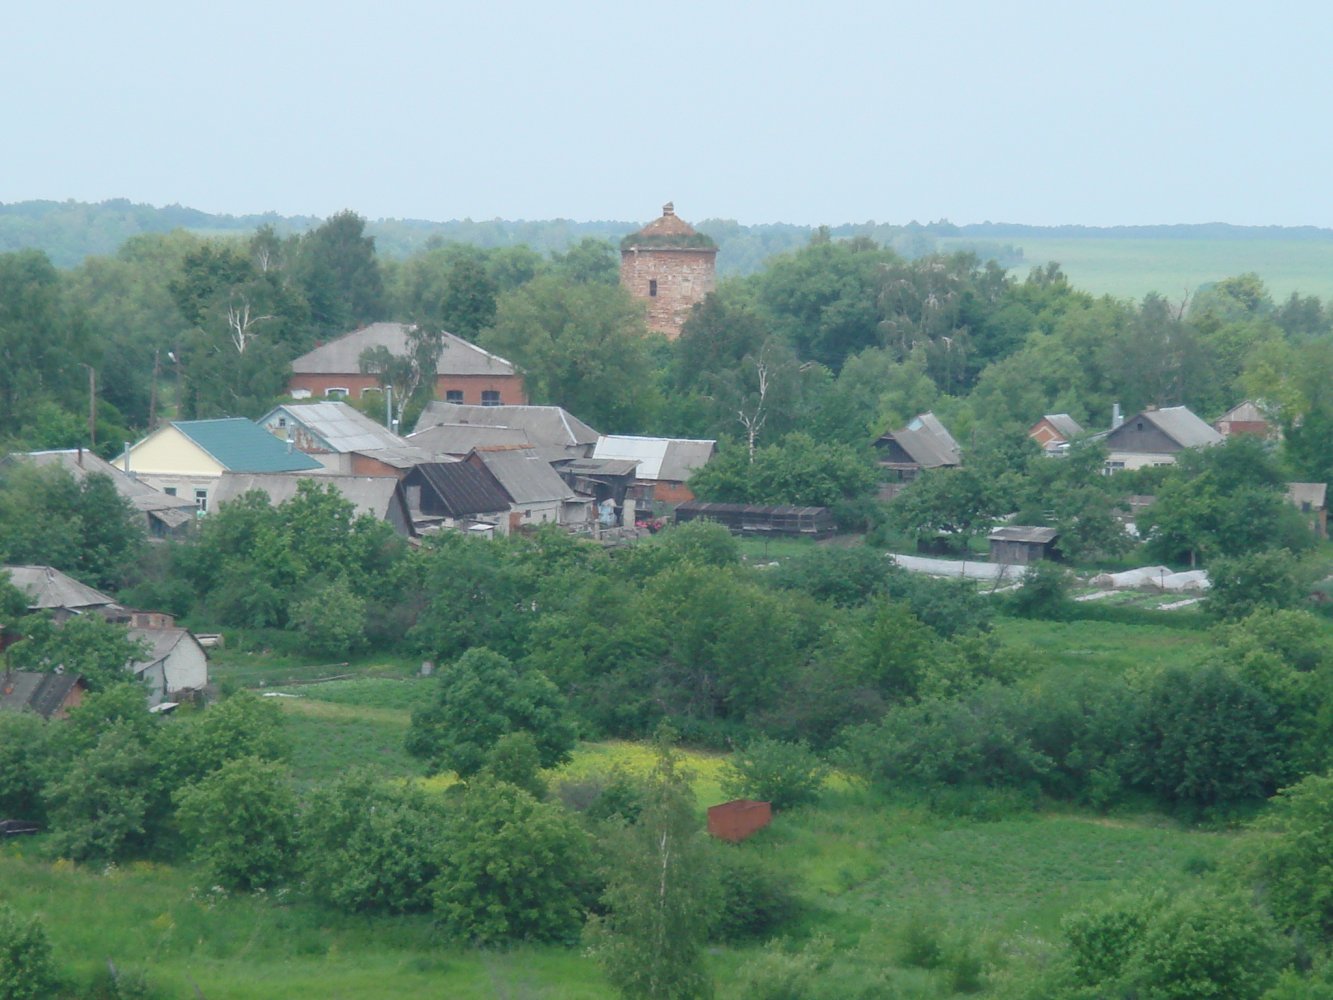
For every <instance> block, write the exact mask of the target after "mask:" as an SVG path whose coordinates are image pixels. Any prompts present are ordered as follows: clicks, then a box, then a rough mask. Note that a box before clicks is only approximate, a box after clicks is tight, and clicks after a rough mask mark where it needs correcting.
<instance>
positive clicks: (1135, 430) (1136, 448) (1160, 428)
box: [1103, 406, 1222, 472]
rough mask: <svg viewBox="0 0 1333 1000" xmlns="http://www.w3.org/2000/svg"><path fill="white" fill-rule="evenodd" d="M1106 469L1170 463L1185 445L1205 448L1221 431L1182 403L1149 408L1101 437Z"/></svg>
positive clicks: (1215, 439)
mask: <svg viewBox="0 0 1333 1000" xmlns="http://www.w3.org/2000/svg"><path fill="white" fill-rule="evenodd" d="M1103 440H1104V442H1105V444H1106V449H1107V452H1108V454H1107V457H1106V471H1107V472H1119V471H1121V470H1122V469H1142V468H1145V467H1147V466H1152V465H1174V464H1175V461H1176V456H1177V455H1178V454H1180V452H1182V451H1184V450H1185V449H1186V448H1208V447H1211V446H1213V445H1215V444H1220V443H1221V441H1222V435H1221V434H1219V433H1217V431H1215V430H1213V428H1212V427H1210V426H1208V424H1206V423H1204V422H1203V421H1202V420H1200V419H1199V418H1198V417H1197V416H1195V415H1194V413H1192V412H1191V411H1190V409H1189V408H1188V407H1185V406H1166V407H1163V408H1162V409H1160V410H1159V409H1154V408H1151V407H1150V408H1149V409H1146V410H1144V411H1143V412H1142V413H1138V414H1136V415H1135V416H1133V417H1130V418H1129V419H1128V420H1125V421H1124V422H1123V423H1121V424H1120V425H1119V426H1117V427H1112V428H1111V430H1109V431H1108V432H1107V433H1106V436H1105V438H1104V439H1103Z"/></svg>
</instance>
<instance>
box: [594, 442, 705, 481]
mask: <svg viewBox="0 0 1333 1000" xmlns="http://www.w3.org/2000/svg"><path fill="white" fill-rule="evenodd" d="M716 448H717V442H715V441H704V440H697V439H692V438H654V437H635V436H633V435H629V434H606V435H603V436H602V437H600V438H598V439H597V447H596V448H594V449H593V453H592V457H593V458H618V459H623V460H625V461H630V462H638V463H639V469H638V472H637V473H636V474H635V475H636V476H637V477H638V478H639V479H645V480H663V481H667V482H674V483H683V482H687V481H688V480H689V478H690V475H691V474H692V473H693V472H694V470H695V469H701V468H703V467H704V466H705V465H707V464H708V460H709V459H710V458H712V457H713V452H714V450H716Z"/></svg>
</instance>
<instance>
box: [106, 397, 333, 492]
mask: <svg viewBox="0 0 1333 1000" xmlns="http://www.w3.org/2000/svg"><path fill="white" fill-rule="evenodd" d="M112 464H113V465H115V466H116V467H117V468H119V469H121V470H123V471H127V472H130V473H131V474H132V475H134V476H137V477H138V478H139V479H141V480H143V481H144V482H146V483H148V484H149V485H150V486H153V487H154V488H156V489H159V490H161V491H162V492H164V493H167V494H169V495H171V496H182V497H185V498H186V499H188V500H192V501H193V502H194V504H195V506H196V507H197V508H198V511H199V513H200V514H206V513H207V512H208V509H209V501H210V500H211V498H212V495H213V490H214V489H215V488H216V486H217V482H218V480H219V479H220V478H221V477H222V474H223V473H224V472H257V473H268V472H313V471H316V470H320V469H322V468H323V466H321V465H320V464H319V463H318V462H316V461H315V460H314V459H313V458H311V457H310V456H309V455H305V454H302V453H301V452H299V451H297V450H296V449H294V448H290V447H288V445H287V444H286V443H285V442H282V441H279V440H278V439H277V438H275V437H274V436H273V435H272V434H270V433H268V432H267V431H266V430H264V428H262V427H260V426H259V425H258V424H257V423H255V422H254V421H253V420H245V419H243V418H241V417H228V418H224V419H221V420H174V421H172V422H171V423H169V424H166V425H165V426H162V427H159V428H158V429H157V430H155V431H153V433H151V434H149V435H148V436H147V437H146V438H144V439H143V440H142V441H140V442H139V443H138V444H136V445H134V446H133V447H132V448H129V449H127V451H126V452H125V454H124V455H122V456H121V457H120V458H118V459H117V460H116V461H115V462H114V463H112Z"/></svg>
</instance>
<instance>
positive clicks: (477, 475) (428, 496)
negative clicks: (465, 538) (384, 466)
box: [403, 461, 513, 535]
mask: <svg viewBox="0 0 1333 1000" xmlns="http://www.w3.org/2000/svg"><path fill="white" fill-rule="evenodd" d="M403 490H404V492H405V493H406V495H407V504H408V508H409V509H410V510H411V512H412V522H413V524H415V525H416V528H417V531H418V532H422V531H430V530H434V529H440V528H443V529H458V530H464V531H466V530H469V529H471V528H476V527H478V526H489V527H491V528H493V529H494V531H495V533H498V534H501V535H506V534H508V533H509V511H510V509H511V507H512V506H513V498H511V497H510V496H509V494H508V493H506V492H505V489H504V487H503V486H501V485H500V481H499V480H498V479H496V478H495V476H494V475H492V474H491V471H490V469H488V468H487V467H486V465H485V464H484V463H480V464H473V463H471V462H463V461H453V462H424V463H422V464H421V465H418V466H415V467H414V468H413V469H412V470H411V471H410V472H408V474H407V476H406V477H405V478H404V479H403Z"/></svg>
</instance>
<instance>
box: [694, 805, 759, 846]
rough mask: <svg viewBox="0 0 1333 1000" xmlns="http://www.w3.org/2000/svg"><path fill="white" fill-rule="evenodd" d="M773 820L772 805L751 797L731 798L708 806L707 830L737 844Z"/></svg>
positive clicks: (721, 838) (715, 835) (719, 837)
mask: <svg viewBox="0 0 1333 1000" xmlns="http://www.w3.org/2000/svg"><path fill="white" fill-rule="evenodd" d="M772 822H773V806H772V805H771V804H770V803H768V802H756V801H754V800H753V799H733V800H732V801H731V802H723V803H722V804H721V805H716V806H709V807H708V832H709V833H710V834H711V835H712V836H714V837H717V838H718V839H719V840H729V841H731V842H732V843H733V844H738V843H740V842H741V841H742V840H745V839H746V838H747V837H752V836H754V835H755V834H756V833H758V832H759V831H760V830H762V829H763V828H764V827H766V826H768V824H769V823H772Z"/></svg>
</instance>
